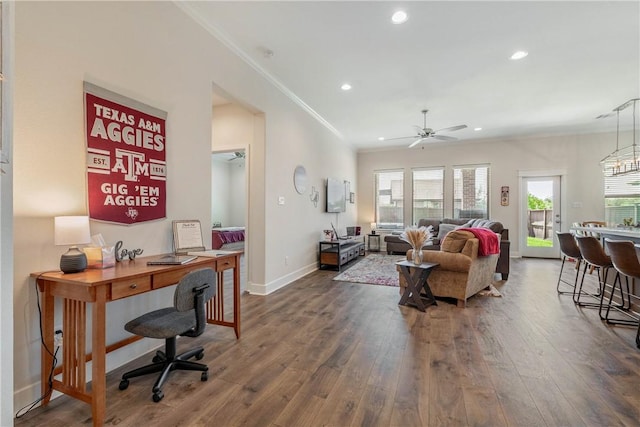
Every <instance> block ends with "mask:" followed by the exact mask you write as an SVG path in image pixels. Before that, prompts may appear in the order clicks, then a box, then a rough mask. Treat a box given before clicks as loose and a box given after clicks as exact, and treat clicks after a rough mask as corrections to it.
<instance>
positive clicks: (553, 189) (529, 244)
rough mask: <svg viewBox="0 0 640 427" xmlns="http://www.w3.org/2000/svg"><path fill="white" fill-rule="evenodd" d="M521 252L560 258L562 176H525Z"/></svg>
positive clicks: (540, 256) (523, 183) (523, 182)
mask: <svg viewBox="0 0 640 427" xmlns="http://www.w3.org/2000/svg"><path fill="white" fill-rule="evenodd" d="M520 194H521V199H522V200H521V212H522V219H521V222H520V223H521V224H522V226H521V227H520V230H521V231H520V242H521V243H520V247H521V248H520V253H521V255H522V256H523V257H536V258H557V257H558V256H559V255H560V251H559V248H558V242H557V240H556V238H555V233H556V231H558V230H560V225H561V224H560V218H561V216H560V177H559V176H536V177H523V178H522V191H521V192H520Z"/></svg>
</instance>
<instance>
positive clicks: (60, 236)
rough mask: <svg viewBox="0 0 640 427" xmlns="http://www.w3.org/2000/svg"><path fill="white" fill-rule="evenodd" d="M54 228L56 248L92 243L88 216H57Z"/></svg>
mask: <svg viewBox="0 0 640 427" xmlns="http://www.w3.org/2000/svg"><path fill="white" fill-rule="evenodd" d="M54 227H55V239H54V240H55V244H56V246H64V245H84V244H87V243H89V242H91V231H90V229H89V217H88V216H57V217H55V218H54Z"/></svg>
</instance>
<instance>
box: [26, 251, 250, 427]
mask: <svg viewBox="0 0 640 427" xmlns="http://www.w3.org/2000/svg"><path fill="white" fill-rule="evenodd" d="M240 255H241V252H235V253H232V254H225V255H220V256H218V257H215V258H209V257H199V258H197V259H195V260H193V261H191V262H189V263H187V264H183V265H155V266H148V265H147V261H149V260H151V259H155V258H159V257H160V256H161V255H158V256H153V257H142V258H136V259H135V260H133V261H122V262H119V263H116V266H115V267H114V268H107V269H104V270H92V269H90V270H85V271H83V272H82V273H74V274H63V273H62V272H59V271H58V272H45V273H32V274H31V277H34V278H35V279H36V282H37V284H38V289H39V290H40V292H41V301H42V334H43V341H44V344H45V345H46V347H47V348H48V349H49V350H51V351H52V352H53V349H54V327H55V326H54V314H55V313H54V310H55V305H54V302H55V298H61V299H62V307H63V308H62V330H63V331H64V334H63V348H64V351H63V353H64V354H63V360H62V366H59V367H58V368H56V371H55V374H56V375H58V374H60V373H62V380H61V381H60V380H56V379H54V380H53V388H54V389H55V390H58V391H60V392H62V393H65V394H68V395H69V396H72V397H74V398H76V399H79V400H82V401H83V402H86V403H89V404H91V413H92V417H93V425H94V426H102V425H104V418H105V415H106V401H107V399H106V372H105V367H106V362H105V359H106V354H107V353H108V352H110V351H113V350H116V349H118V348H121V347H123V346H125V345H127V344H130V343H132V342H135V341H137V340H139V339H142V337H138V336H132V337H130V338H127V339H124V340H122V341H119V342H117V343H114V344H110V345H107V344H106V342H105V341H106V337H105V335H106V333H105V332H106V324H105V320H106V316H105V314H106V304H107V303H108V302H110V301H115V300H118V299H122V298H128V297H130V296H133V295H138V294H142V293H145V292H150V291H153V290H155V289H160V288H163V287H166V286H170V285H174V284H176V283H178V281H179V280H180V279H181V278H182V277H183V276H184V275H185V274H187V273H188V272H190V271H192V270H197V269H199V268H204V267H211V268H213V269H214V270H215V271H216V272H217V273H218V277H217V278H218V280H217V281H218V286H217V292H216V296H215V297H214V298H213V299H211V300H210V301H209V302H208V303H207V307H206V312H207V322H208V323H212V324H215V325H222V326H229V327H232V328H233V329H234V331H235V333H236V337H237V338H240ZM231 269H232V270H233V320H232V321H231V320H226V319H225V311H224V293H223V284H224V272H225V271H226V270H231ZM88 303H89V304H93V306H92V309H91V349H92V350H91V351H90V352H89V353H87V346H86V344H87V304H88ZM89 361H91V362H92V368H91V372H92V376H91V390H90V391H87V381H86V375H85V372H86V364H87V363H88V362H89ZM41 362H42V365H41V366H42V372H41V381H42V394H43V395H45V394H46V392H47V390H48V382H49V372H50V371H51V365H52V363H53V357H52V356H51V354H50V353H49V351H47V349H46V348H45V347H44V346H43V347H42V350H41ZM48 403H49V397H47V398H45V399H44V400H43V402H42V404H43V405H47V404H48Z"/></svg>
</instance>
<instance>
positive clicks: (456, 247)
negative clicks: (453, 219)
mask: <svg viewBox="0 0 640 427" xmlns="http://www.w3.org/2000/svg"><path fill="white" fill-rule="evenodd" d="M473 237H474V235H473V233H472V232H470V231H459V230H453V231H451V232H450V233H449V234H447V236H446V238H445V239H444V240H443V242H442V245H441V246H440V250H441V251H442V252H454V253H460V252H462V249H463V248H464V245H466V244H467V240H469V239H473Z"/></svg>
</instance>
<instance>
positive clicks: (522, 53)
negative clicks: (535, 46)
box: [511, 50, 529, 60]
mask: <svg viewBox="0 0 640 427" xmlns="http://www.w3.org/2000/svg"><path fill="white" fill-rule="evenodd" d="M527 55H529V52H525V51H524V50H519V51H517V52H515V53H514V54H513V55H511V59H513V60H518V59H522V58H524V57H525V56H527Z"/></svg>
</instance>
